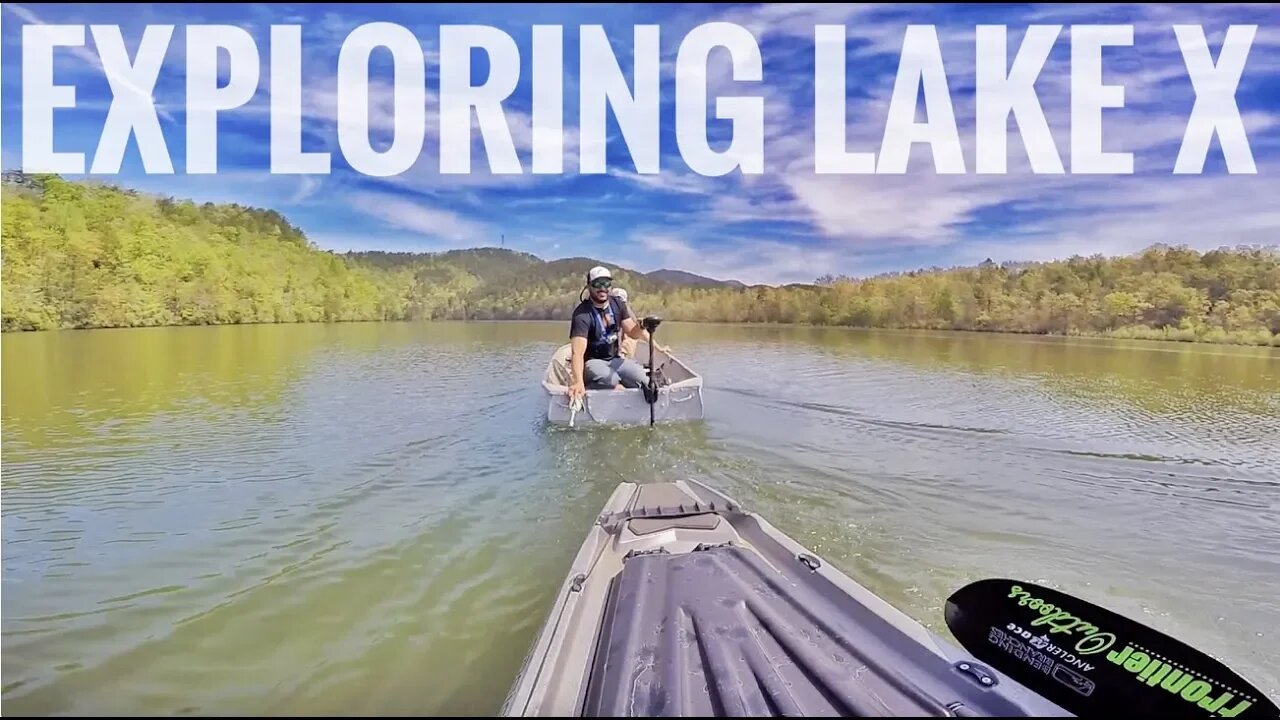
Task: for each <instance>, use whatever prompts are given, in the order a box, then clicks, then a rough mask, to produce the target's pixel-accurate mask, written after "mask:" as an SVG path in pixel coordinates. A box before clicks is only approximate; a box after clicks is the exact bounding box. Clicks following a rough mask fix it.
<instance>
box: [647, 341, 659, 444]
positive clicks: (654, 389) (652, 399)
mask: <svg viewBox="0 0 1280 720" xmlns="http://www.w3.org/2000/svg"><path fill="white" fill-rule="evenodd" d="M657 331H658V327H657V326H656V325H655V326H654V327H653V328H652V329H651V330H649V427H653V405H654V403H656V402H658V386H657V385H656V384H655V382H654V374H655V372H654V367H653V336H654V334H655V333H656V332H657Z"/></svg>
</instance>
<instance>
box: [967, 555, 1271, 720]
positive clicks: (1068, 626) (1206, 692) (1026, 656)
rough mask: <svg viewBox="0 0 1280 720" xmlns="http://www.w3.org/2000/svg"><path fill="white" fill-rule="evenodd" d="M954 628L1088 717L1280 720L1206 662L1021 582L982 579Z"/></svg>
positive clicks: (977, 650)
mask: <svg viewBox="0 0 1280 720" xmlns="http://www.w3.org/2000/svg"><path fill="white" fill-rule="evenodd" d="M946 622H947V627H948V628H950V629H951V632H952V633H953V634H954V635H955V636H956V639H957V640H959V641H960V644H961V645H963V646H964V647H965V649H966V650H968V651H969V652H971V653H973V655H974V657H976V658H977V659H979V660H982V661H983V662H986V663H989V664H991V666H992V667H994V668H996V669H998V670H999V671H1001V672H1003V673H1004V674H1006V675H1008V676H1010V677H1012V678H1013V679H1015V680H1017V681H1018V682H1020V683H1022V684H1023V685H1025V686H1027V687H1028V688H1030V689H1031V690H1034V691H1035V692H1038V693H1040V694H1041V695H1043V696H1044V697H1046V698H1048V699H1049V700H1052V701H1053V702H1055V703H1057V704H1058V705H1060V706H1062V708H1063V709H1065V710H1067V711H1069V712H1071V713H1073V714H1075V715H1081V716H1087V715H1101V714H1103V713H1107V712H1113V713H1114V712H1120V713H1122V714H1123V715H1124V716H1125V717H1135V716H1142V717H1161V718H1165V717H1187V716H1199V717H1224V718H1230V717H1239V718H1255V717H1280V709H1277V708H1276V705H1275V704H1274V703H1273V702H1271V701H1270V700H1268V699H1267V697H1266V696H1265V695H1264V694H1263V693H1262V692H1261V691H1259V690H1258V689H1257V688H1255V687H1253V686H1252V685H1250V684H1249V683H1248V682H1247V681H1245V679H1244V678H1242V677H1240V676H1239V675H1237V674H1236V673H1235V672H1233V671H1232V670H1230V669H1229V668H1227V666H1226V665H1223V664H1222V663H1220V662H1218V661H1217V660H1214V659H1213V658H1211V657H1209V656H1208V655H1206V654H1204V653H1202V652H1200V651H1199V650H1196V649H1195V648H1192V647H1189V646H1188V645H1186V644H1185V643H1182V642H1180V641H1178V640H1174V639H1173V638H1171V637H1169V636H1167V635H1164V634H1163V633H1159V632H1157V631H1155V630H1152V629H1151V628H1148V627H1145V626H1143V625H1140V624H1138V623H1136V622H1134V621H1132V620H1130V619H1128V618H1125V617H1123V616H1120V615H1117V614H1116V613H1114V612H1111V611H1110V610H1106V609H1104V608H1101V607H1098V606H1097V605H1094V604H1092V603H1088V602H1085V601H1084V600H1080V599H1079V598H1074V597H1071V596H1070V595H1066V594H1064V593H1061V592H1058V591H1056V590H1052V589H1050V588H1046V587H1041V586H1039V585H1034V584H1032V583H1029V582H1023V581H1021V580H1005V579H1001V580H996V579H991V580H981V581H978V582H975V583H973V584H971V585H966V586H965V587H963V588H960V589H959V590H957V591H956V592H955V593H954V594H952V596H951V597H950V598H948V599H947V607H946Z"/></svg>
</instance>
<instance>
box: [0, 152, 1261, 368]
mask: <svg viewBox="0 0 1280 720" xmlns="http://www.w3.org/2000/svg"><path fill="white" fill-rule="evenodd" d="M3 192H4V196H3V221H4V222H3V279H2V282H3V288H2V289H3V302H2V304H3V328H4V330H6V331H11V330H41V329H53V328H88V327H121V326H136V325H171V324H214V323H249V322H267V323H272V322H333V321H356V320H418V319H472V320H475V319H565V318H567V317H568V314H569V311H570V309H571V308H572V307H573V305H574V304H575V303H576V302H577V301H578V299H579V297H580V292H581V291H582V286H583V281H582V278H583V276H584V275H585V273H586V271H587V269H588V268H590V267H591V266H592V265H596V264H605V265H608V266H610V267H611V268H616V269H615V275H616V279H617V281H618V285H619V286H621V287H625V288H627V290H628V291H629V292H630V293H631V300H632V306H633V307H634V308H635V309H636V310H637V312H640V313H649V312H655V313H661V314H663V315H664V316H665V317H666V318H668V319H671V320H688V321H712V322H762V323H811V324H819V325H849V326H858V327H895V328H928V329H959V330H992V331H1011V332H1026V333H1053V334H1092V335H1113V336H1122V337H1149V338H1158V339H1173V340H1194V341H1208V342H1237V343H1247V344H1263V345H1266V344H1271V345H1280V249H1277V248H1276V247H1274V246H1272V247H1270V248H1263V247H1255V248H1234V249H1227V248H1224V249H1220V250H1214V251H1210V252H1204V253H1202V252H1197V251H1194V250H1189V249H1186V248H1180V247H1154V248H1149V249H1147V250H1146V251H1144V252H1142V253H1140V254H1137V255H1135V256H1131V257H1117V258H1102V257H1090V258H1083V257H1075V258H1072V259H1069V260H1062V261H1057V262H1049V263H1023V264H1017V265H1012V264H1006V265H996V264H994V263H991V262H986V263H983V264H981V265H979V266H976V267H968V268H954V269H932V270H921V271H914V272H908V273H898V274H893V275H885V276H879V277H875V278H869V279H850V278H833V277H826V278H820V279H818V280H816V281H815V283H814V284H813V285H795V286H787V287H768V286H752V287H746V286H742V285H741V284H739V283H733V282H718V281H714V280H709V279H707V278H702V277H699V276H694V275H689V274H687V273H683V272H670V271H658V272H654V273H650V274H648V275H646V274H643V273H639V272H635V271H631V270H627V269H626V268H618V267H617V266H616V265H615V264H613V263H609V262H608V261H607V260H606V261H603V262H602V261H599V260H595V259H591V258H572V259H564V260H553V261H549V262H548V261H543V260H541V259H539V258H537V257H534V256H532V255H528V254H525V253H519V252H513V251H509V250H502V249H497V248H483V249H472V250H459V251H452V252H447V253H438V254H408V253H382V252H369V253H352V254H346V255H339V254H334V253H331V252H327V251H324V250H321V249H318V248H316V247H314V246H313V245H312V244H311V243H309V242H308V240H307V238H306V236H305V234H304V233H303V232H301V231H300V230H299V229H298V228H296V227H294V226H293V225H292V224H290V223H289V221H288V220H287V219H285V218H284V217H282V216H281V215H279V214H278V213H276V212H274V211H270V210H262V209H257V208H248V207H243V206H239V205H213V204H204V205H197V204H194V203H191V202H188V201H178V200H173V199H169V198H157V197H150V196H145V195H140V194H137V193H134V192H132V191H129V190H121V189H118V188H112V187H107V186H102V185H98V184H82V183H74V182H68V181H65V180H62V179H60V178H57V177H54V176H26V175H21V174H9V175H6V177H5V182H4V190H3Z"/></svg>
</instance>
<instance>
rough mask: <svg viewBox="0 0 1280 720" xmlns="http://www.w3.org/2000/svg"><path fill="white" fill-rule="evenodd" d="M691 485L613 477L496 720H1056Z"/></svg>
mask: <svg viewBox="0 0 1280 720" xmlns="http://www.w3.org/2000/svg"><path fill="white" fill-rule="evenodd" d="M1068 714H1069V713H1067V712H1066V711H1064V710H1063V709H1062V708H1061V707H1060V706H1058V705H1056V704H1053V703H1051V702H1049V701H1048V700H1045V699H1044V698H1043V697H1042V696H1040V695H1038V694H1035V693H1032V692H1031V691H1029V690H1027V689H1026V688H1025V687H1024V686H1022V685H1020V684H1018V683H1017V682H1015V681H1014V680H1012V679H1011V678H1009V677H1007V676H1005V675H1003V674H1001V673H999V672H997V671H995V670H992V669H990V668H987V667H986V666H985V665H983V664H981V663H979V662H978V661H977V660H975V659H974V658H973V657H972V656H970V655H967V654H966V653H964V652H963V651H962V650H960V649H958V648H957V647H956V646H953V645H952V644H950V643H949V642H947V641H945V640H944V639H942V638H941V637H940V636H938V635H936V634H934V633H933V632H932V631H929V630H928V629H926V628H925V627H924V626H922V625H920V624H918V623H916V622H915V621H913V620H912V619H910V618H909V617H908V616H906V615H905V614H903V613H902V612H901V611H899V610H897V609H895V608H894V607H892V606H891V605H889V604H888V603H886V602H885V601H884V600H882V599H880V598H879V597H877V596H876V595H874V594H873V593H871V592H870V591H869V590H867V589H866V588H864V587H862V586H861V585H859V584H857V583H856V582H854V581H853V580H851V579H850V578H848V577H847V576H845V575H844V574H843V573H841V572H840V571H838V570H836V569H835V568H833V567H832V566H831V565H829V564H827V563H826V562H823V560H822V559H821V558H819V557H817V556H815V555H814V554H813V553H812V552H810V551H808V550H807V549H805V548H804V547H802V546H801V545H799V544H797V543H796V542H794V541H793V540H791V539H790V538H789V537H787V536H786V535H784V534H783V533H781V532H779V531H778V530H777V529H775V528H774V527H773V526H772V525H770V524H769V523H768V522H766V521H765V520H764V519H763V518H761V517H760V516H758V515H756V514H755V513H752V512H748V511H746V510H744V509H743V508H742V507H741V506H739V505H738V503H736V502H735V501H734V500H733V499H731V498H729V497H726V496H725V495H723V494H721V493H719V492H716V491H714V490H712V489H711V488H708V487H706V486H704V485H701V484H699V483H696V482H693V481H681V482H676V483H662V484H648V485H636V484H634V483H622V484H621V485H619V486H618V488H617V489H616V490H615V491H614V493H613V495H612V497H610V498H609V501H608V503H607V504H606V505H605V507H604V509H603V512H601V514H600V516H599V518H598V519H597V521H596V522H595V524H594V525H593V526H592V527H591V530H590V532H589V533H588V534H587V537H586V540H585V542H584V543H583V544H582V546H581V548H580V549H579V551H578V555H577V557H576V558H575V559H574V561H573V565H572V567H571V568H570V569H569V572H568V575H567V576H566V578H565V580H564V583H563V585H562V586H561V588H560V590H559V593H558V594H557V595H556V598H555V602H554V604H553V606H552V608H551V611H550V613H549V615H548V616H547V618H546V621H545V624H544V626H543V628H542V630H541V632H540V634H539V635H538V636H537V638H536V639H535V641H534V643H533V645H532V647H531V649H530V651H529V654H528V655H527V657H526V659H525V662H524V666H523V667H522V669H521V671H520V674H519V676H518V678H517V679H516V681H515V683H514V685H513V686H512V688H511V690H510V693H509V694H508V697H507V699H506V703H505V705H504V707H503V715H506V716H545V715H554V716H561V717H563V716H620V715H627V716H639V715H650V716H653V715H675V716H686V715H690V716H704V717H705V716H739V715H844V716H850V715H854V716H860V715H890V716H911V717H920V716H1024V715H1026V716H1040V717H1044V716H1065V715H1068Z"/></svg>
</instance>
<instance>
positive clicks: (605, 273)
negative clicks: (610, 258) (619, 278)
mask: <svg viewBox="0 0 1280 720" xmlns="http://www.w3.org/2000/svg"><path fill="white" fill-rule="evenodd" d="M602 277H607V278H609V279H613V275H611V274H610V273H609V268H606V267H601V266H600V265H597V266H595V267H593V268H591V272H589V273H587V282H591V281H592V280H595V279H596V278H602Z"/></svg>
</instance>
